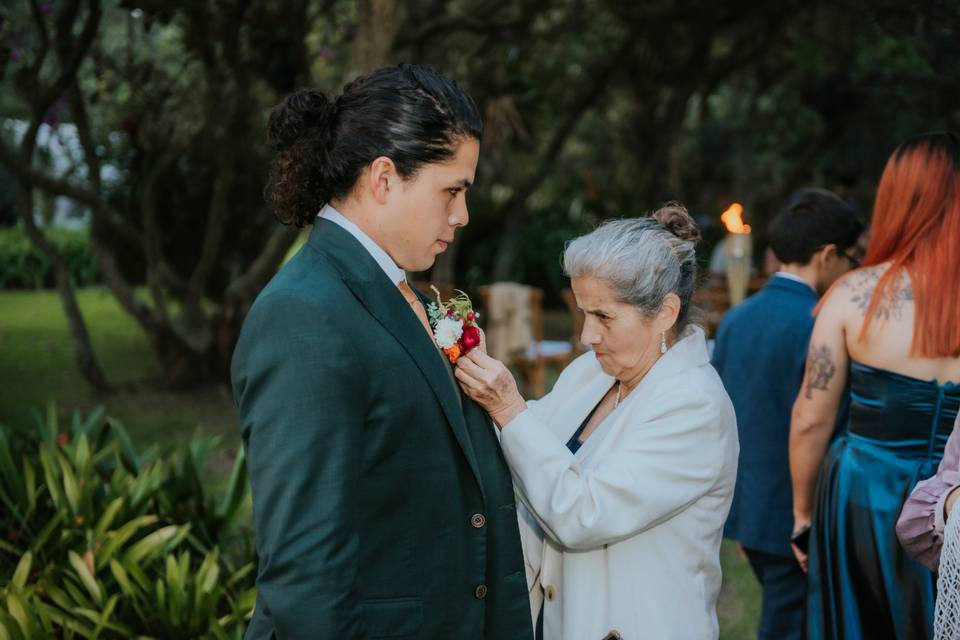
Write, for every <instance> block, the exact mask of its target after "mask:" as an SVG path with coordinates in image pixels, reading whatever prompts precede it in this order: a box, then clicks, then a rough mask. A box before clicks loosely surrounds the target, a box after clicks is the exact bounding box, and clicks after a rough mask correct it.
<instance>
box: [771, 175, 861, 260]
mask: <svg viewBox="0 0 960 640" xmlns="http://www.w3.org/2000/svg"><path fill="white" fill-rule="evenodd" d="M864 228H865V227H864V225H863V222H862V221H861V220H860V218H859V216H857V212H856V211H855V210H854V208H853V207H852V206H851V205H850V204H849V203H847V202H845V201H844V200H843V199H842V198H840V196H838V195H836V194H835V193H832V192H830V191H827V190H826V189H814V188H807V189H800V190H799V191H795V192H794V193H793V194H792V195H791V196H790V197H789V198H787V201H786V203H784V205H783V207H782V208H781V209H780V212H779V213H777V215H776V216H775V217H774V219H773V220H772V221H771V222H770V226H769V227H768V230H767V231H768V235H769V237H770V248H771V249H772V250H773V253H774V254H775V255H776V256H777V259H778V260H780V262H783V263H784V264H807V263H809V262H810V259H811V258H812V257H813V254H815V253H816V252H817V251H819V250H820V249H822V248H823V247H825V246H826V245H828V244H833V245H836V246H837V250H838V251H846V250H847V249H849V248H851V247H853V246H854V245H855V244H856V243H857V240H858V239H859V238H860V235H861V234H862V233H863V231H864Z"/></svg>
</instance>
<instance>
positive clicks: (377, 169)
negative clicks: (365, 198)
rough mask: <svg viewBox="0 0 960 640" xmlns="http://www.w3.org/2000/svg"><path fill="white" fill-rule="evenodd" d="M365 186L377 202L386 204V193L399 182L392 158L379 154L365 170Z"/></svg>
mask: <svg viewBox="0 0 960 640" xmlns="http://www.w3.org/2000/svg"><path fill="white" fill-rule="evenodd" d="M365 178H366V180H365V181H364V182H365V183H366V187H367V189H368V190H369V192H370V195H371V196H372V197H373V199H374V201H375V202H376V203H377V204H386V202H387V194H389V193H390V190H391V189H395V188H396V187H397V185H398V184H399V180H400V175H399V174H398V173H397V166H396V165H395V164H393V160H391V159H390V158H388V157H386V156H380V157H378V158H376V159H375V160H374V161H373V162H371V163H370V166H369V167H367V170H366V171H365Z"/></svg>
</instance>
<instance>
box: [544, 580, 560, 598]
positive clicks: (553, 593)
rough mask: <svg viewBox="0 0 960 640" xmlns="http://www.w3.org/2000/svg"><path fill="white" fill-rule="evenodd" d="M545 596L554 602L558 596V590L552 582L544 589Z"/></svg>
mask: <svg viewBox="0 0 960 640" xmlns="http://www.w3.org/2000/svg"><path fill="white" fill-rule="evenodd" d="M543 596H544V597H545V598H546V599H547V601H548V602H553V600H554V599H555V598H556V597H557V590H556V588H554V586H553V585H552V584H548V585H547V586H546V588H545V589H544V590H543Z"/></svg>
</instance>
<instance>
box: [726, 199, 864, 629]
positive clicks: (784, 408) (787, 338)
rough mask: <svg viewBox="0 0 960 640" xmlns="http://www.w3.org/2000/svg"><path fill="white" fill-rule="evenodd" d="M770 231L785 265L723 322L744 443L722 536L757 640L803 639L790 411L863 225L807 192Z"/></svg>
mask: <svg viewBox="0 0 960 640" xmlns="http://www.w3.org/2000/svg"><path fill="white" fill-rule="evenodd" d="M768 231H769V238H770V246H771V249H772V250H773V252H774V254H776V257H777V258H778V259H779V260H780V261H781V263H783V264H782V267H781V269H780V271H778V272H777V273H775V274H774V275H773V276H772V277H771V278H770V280H769V281H768V282H767V284H766V285H765V286H764V288H763V289H762V290H760V291H759V292H758V293H757V294H756V295H754V296H752V297H750V298H748V299H747V300H746V301H744V302H743V304H741V305H739V306H737V307H735V308H734V309H731V310H730V311H729V312H728V313H727V314H726V316H724V319H723V321H722V322H721V324H720V328H719V329H718V331H717V337H716V344H715V347H714V352H713V357H712V361H713V366H714V367H715V368H716V370H717V372H718V373H719V374H720V378H721V379H722V380H723V383H724V386H725V387H726V389H727V393H728V394H729V395H730V399H731V400H732V401H733V406H734V409H735V411H736V414H737V425H738V429H739V435H740V465H739V468H738V471H737V485H736V491H735V493H734V499H733V506H732V507H731V510H730V515H729V517H728V518H727V523H726V527H725V529H724V535H725V537H727V538H730V539H733V540H736V541H738V542H739V544H740V546H741V548H742V549H743V551H744V553H745V554H746V556H747V558H748V559H749V561H750V566H751V567H752V568H753V572H754V574H755V575H756V577H757V580H758V581H759V582H760V585H761V588H762V590H763V605H762V614H761V620H760V627H759V629H758V630H757V638H758V640H766V639H771V640H772V639H776V640H793V639H796V640H799V639H800V638H801V636H802V633H803V619H804V603H805V599H806V593H807V577H806V574H805V573H804V572H803V571H802V570H801V568H800V566H799V565H798V564H797V561H796V558H795V557H794V555H793V552H792V551H791V548H790V538H791V533H792V528H793V507H792V500H793V495H792V490H791V484H790V466H789V461H788V439H789V435H790V411H791V409H792V407H793V402H794V400H795V399H796V397H797V393H798V392H799V391H800V385H801V382H802V380H803V372H804V363H805V360H806V353H807V346H808V342H809V340H810V334H811V332H812V331H813V323H814V316H813V310H814V307H816V305H817V301H818V299H819V297H820V295H822V294H823V293H824V292H825V291H826V290H827V289H828V288H829V287H830V285H831V284H832V283H833V282H834V281H835V280H836V279H837V278H839V277H840V276H841V275H843V274H844V273H846V272H847V271H849V270H850V269H853V268H856V267H857V266H859V261H860V259H861V257H862V248H861V246H860V239H861V236H862V235H863V233H864V226H863V223H862V222H861V221H860V220H859V219H858V217H857V214H856V212H855V211H854V209H853V207H851V206H850V205H849V204H847V203H846V202H844V201H843V200H842V199H841V198H840V197H838V196H837V195H835V194H833V193H831V192H829V191H826V190H823V189H812V188H808V189H802V190H800V191H798V192H796V193H794V194H793V195H792V196H791V197H790V198H788V200H787V202H786V203H785V204H784V206H783V208H782V209H781V211H780V212H779V213H778V214H777V215H776V217H775V218H774V219H773V221H772V222H771V224H770V227H769V230H768ZM841 413H843V412H841Z"/></svg>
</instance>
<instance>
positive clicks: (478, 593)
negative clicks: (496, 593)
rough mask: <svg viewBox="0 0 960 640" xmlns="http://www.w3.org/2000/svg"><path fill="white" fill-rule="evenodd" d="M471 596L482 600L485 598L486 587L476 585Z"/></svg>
mask: <svg viewBox="0 0 960 640" xmlns="http://www.w3.org/2000/svg"><path fill="white" fill-rule="evenodd" d="M473 596H474V597H475V598H476V599H477V600H483V599H484V598H486V597H487V585H485V584H478V585H477V588H476V589H474V590H473Z"/></svg>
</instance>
